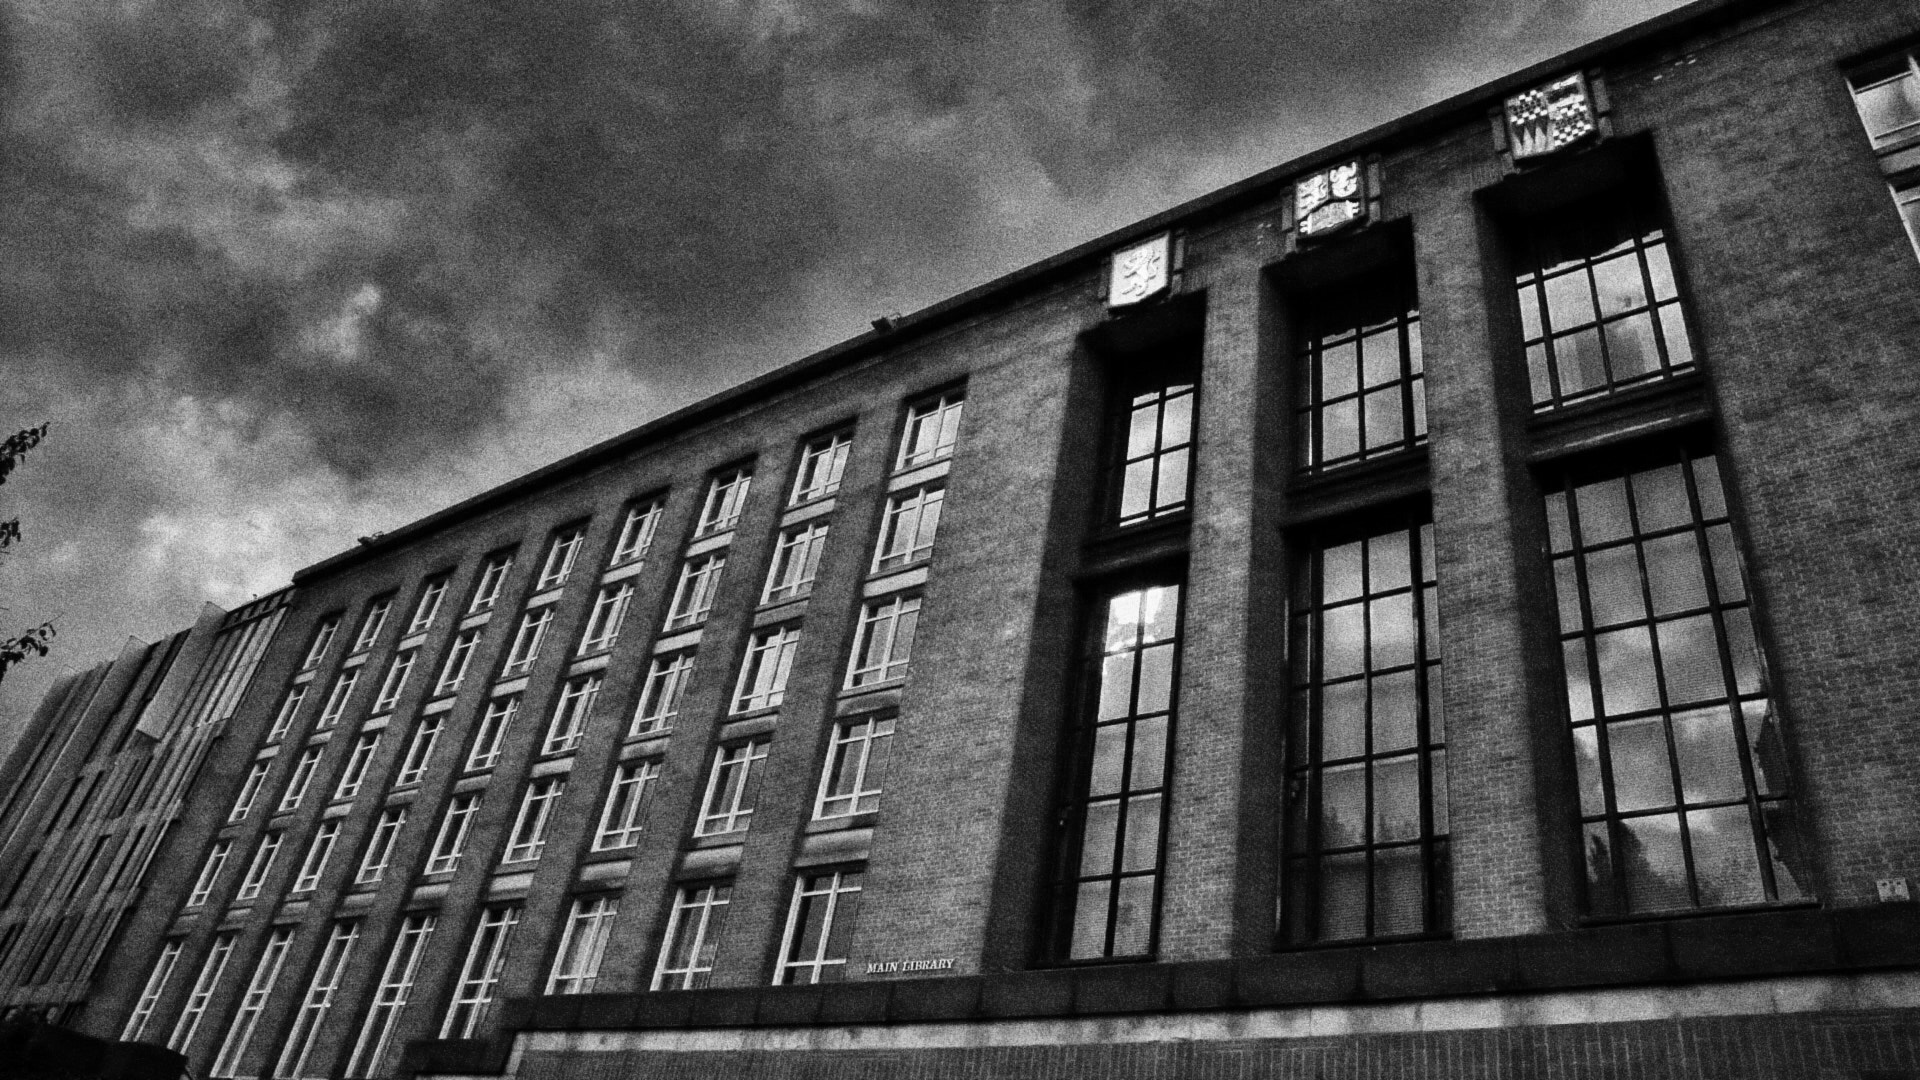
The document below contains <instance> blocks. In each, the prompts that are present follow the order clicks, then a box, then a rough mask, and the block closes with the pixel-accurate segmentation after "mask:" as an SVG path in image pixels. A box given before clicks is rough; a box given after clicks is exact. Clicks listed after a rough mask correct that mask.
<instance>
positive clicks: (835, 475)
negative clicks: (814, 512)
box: [787, 430, 853, 506]
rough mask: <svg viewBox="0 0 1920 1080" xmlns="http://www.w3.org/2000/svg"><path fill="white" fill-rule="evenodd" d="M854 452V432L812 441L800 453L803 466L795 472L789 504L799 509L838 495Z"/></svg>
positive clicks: (837, 432)
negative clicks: (818, 500)
mask: <svg viewBox="0 0 1920 1080" xmlns="http://www.w3.org/2000/svg"><path fill="white" fill-rule="evenodd" d="M852 450H853V432H851V431H846V430H842V431H836V432H833V433H831V434H828V435H822V436H820V437H819V438H817V439H812V440H810V441H808V443H807V444H806V445H805V446H804V447H802V448H801V450H800V464H799V467H798V468H796V469H794V471H793V494H792V495H790V496H789V497H788V498H787V505H789V506H798V505H800V504H801V503H809V502H812V501H813V500H815V499H824V498H826V497H827V496H829V495H832V494H835V493H836V492H838V491H839V490H840V478H841V477H842V476H843V475H845V473H846V471H847V457H848V456H849V454H851V452H852Z"/></svg>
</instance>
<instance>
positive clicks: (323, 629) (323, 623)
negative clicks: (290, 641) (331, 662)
mask: <svg viewBox="0 0 1920 1080" xmlns="http://www.w3.org/2000/svg"><path fill="white" fill-rule="evenodd" d="M339 630H340V612H337V611H336V612H333V613H332V614H330V615H328V616H326V617H325V618H323V619H321V620H320V622H319V623H318V624H316V625H315V626H314V630H313V637H312V638H310V639H309V640H308V645H307V652H306V655H305V657H304V658H303V659H302V660H301V661H300V670H301V671H312V670H313V669H315V668H317V667H319V666H320V661H322V660H324V659H326V655H327V649H329V648H330V647H332V645H333V638H334V635H335V634H337V633H338V632H339Z"/></svg>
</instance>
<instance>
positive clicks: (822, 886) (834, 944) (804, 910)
mask: <svg viewBox="0 0 1920 1080" xmlns="http://www.w3.org/2000/svg"><path fill="white" fill-rule="evenodd" d="M860 878H861V873H860V871H858V870H834V871H831V872H829V873H825V874H814V875H811V876H807V877H801V878H799V879H797V880H795V881H794V883H793V904H792V905H791V906H790V907H789V908H788V909H787V932H786V938H785V940H783V941H782V942H781V944H780V966H779V968H778V970H776V971H775V972H774V973H773V984H774V985H775V986H793V985H795V984H799V985H811V984H813V983H823V982H839V981H841V980H842V979H844V978H846V974H847V955H848V954H849V952H850V951H851V950H852V945H853V927H854V922H855V920H856V919H857V918H858V916H859V914H860Z"/></svg>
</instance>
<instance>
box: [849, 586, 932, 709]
mask: <svg viewBox="0 0 1920 1080" xmlns="http://www.w3.org/2000/svg"><path fill="white" fill-rule="evenodd" d="M919 624H920V597H918V596H915V595H905V596H902V595H895V596H889V597H886V598H885V599H881V600H875V601H873V602H871V603H869V604H867V605H866V606H865V607H863V608H861V609H860V625H859V626H858V627H857V628H856V629H855V630H854V634H853V658H852V660H851V661H849V662H848V664H847V688H848V689H849V690H851V689H855V688H858V687H862V686H871V685H873V684H874V683H882V682H886V681H888V680H890V679H899V678H904V677H906V674H907V665H908V664H909V663H910V662H912V660H913V635H914V630H915V629H916V628H917V627H918V626H919Z"/></svg>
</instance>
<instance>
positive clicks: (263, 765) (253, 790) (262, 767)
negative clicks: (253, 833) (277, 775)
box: [227, 761, 273, 824]
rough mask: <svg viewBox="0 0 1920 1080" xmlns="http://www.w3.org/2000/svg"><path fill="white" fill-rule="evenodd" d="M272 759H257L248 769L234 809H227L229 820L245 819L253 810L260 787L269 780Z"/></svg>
mask: <svg viewBox="0 0 1920 1080" xmlns="http://www.w3.org/2000/svg"><path fill="white" fill-rule="evenodd" d="M272 765H273V762H271V761H256V762H254V763H253V765H252V767H251V768H249V769H248V770H247V778H246V780H245V781H244V782H242V783H241V785H240V794H239V795H238V796H236V797H235V798H234V800H233V809H232V810H229V811H227V822H228V823H229V824H232V823H233V822H236V821H245V820H246V819H247V815H248V814H249V813H251V812H252V810H253V800H255V799H257V798H259V797H260V787H261V785H262V784H264V783H266V781H267V770H268V769H269V768H271V767H272Z"/></svg>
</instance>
